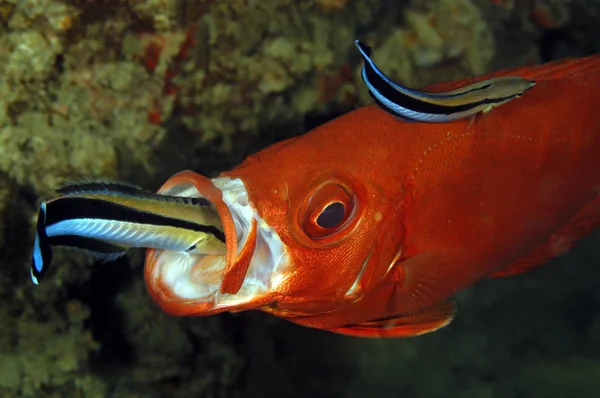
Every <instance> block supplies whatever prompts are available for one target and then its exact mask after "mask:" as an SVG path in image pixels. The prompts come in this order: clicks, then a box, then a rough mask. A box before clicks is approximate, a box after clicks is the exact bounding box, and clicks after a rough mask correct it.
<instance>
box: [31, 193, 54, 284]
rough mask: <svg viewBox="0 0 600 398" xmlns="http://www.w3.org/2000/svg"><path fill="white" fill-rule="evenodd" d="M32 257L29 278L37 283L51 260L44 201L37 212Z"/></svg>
mask: <svg viewBox="0 0 600 398" xmlns="http://www.w3.org/2000/svg"><path fill="white" fill-rule="evenodd" d="M32 257H33V259H32V264H31V280H32V281H33V283H34V284H36V285H37V284H39V282H40V280H41V279H42V277H43V276H44V273H45V272H46V269H47V268H48V265H49V264H50V263H51V262H52V247H51V246H50V242H49V240H48V235H47V234H46V202H42V204H41V205H40V210H39V212H38V219H37V225H36V233H35V243H34V245H33V256H32Z"/></svg>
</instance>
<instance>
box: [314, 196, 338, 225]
mask: <svg viewBox="0 0 600 398" xmlns="http://www.w3.org/2000/svg"><path fill="white" fill-rule="evenodd" d="M343 220H344V204H343V203H340V202H333V203H331V204H329V205H327V207H325V208H324V209H323V211H322V212H321V214H319V217H317V224H318V225H319V227H321V228H335V227H337V226H338V225H340V224H341V222H342V221H343Z"/></svg>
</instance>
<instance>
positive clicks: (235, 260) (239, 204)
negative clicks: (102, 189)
mask: <svg viewBox="0 0 600 398" xmlns="http://www.w3.org/2000/svg"><path fill="white" fill-rule="evenodd" d="M158 193H159V194H163V195H172V196H182V197H197V198H199V197H202V198H205V199H207V200H208V201H210V202H211V203H212V205H213V206H214V211H215V212H217V213H218V215H219V218H220V219H221V222H222V225H223V232H224V234H225V246H224V247H223V250H222V251H218V250H217V251H215V250H214V249H213V250H210V251H208V250H203V247H202V245H201V244H199V245H198V246H197V247H196V248H195V249H194V250H193V251H172V250H156V249H151V250H148V252H147V255H146V268H145V276H146V284H147V286H148V288H149V289H148V290H149V292H150V294H151V295H152V296H153V297H154V299H155V300H156V301H157V302H158V304H159V305H160V306H161V307H162V308H163V310H165V311H166V312H168V313H171V314H176V315H208V314H212V313H217V312H221V311H225V310H236V308H234V307H238V308H239V307H241V306H244V305H248V304H252V306H259V305H262V304H265V303H263V302H262V301H265V300H266V297H267V296H268V294H269V293H271V292H273V291H274V290H276V289H277V287H278V285H279V284H281V283H282V282H283V280H284V279H285V277H286V276H285V274H284V272H282V269H283V268H284V265H285V264H287V262H288V255H287V250H286V247H285V245H284V244H283V243H282V241H281V239H280V237H279V235H278V234H277V232H276V231H275V230H274V229H273V228H271V227H270V226H269V225H268V224H267V223H266V222H265V221H264V220H262V219H261V218H260V216H259V215H258V213H257V211H256V209H255V208H254V206H253V205H252V202H251V201H250V200H249V198H248V193H247V191H246V188H245V186H244V184H243V182H242V181H241V180H240V179H231V178H215V179H212V180H211V179H208V178H206V177H203V176H201V175H199V174H196V173H193V172H191V171H184V172H181V173H178V174H176V175H174V176H173V177H171V178H170V179H169V180H168V181H167V182H166V183H165V184H164V185H163V186H162V187H161V188H160V189H159V191H158ZM261 299H265V300H261ZM244 309H247V308H244Z"/></svg>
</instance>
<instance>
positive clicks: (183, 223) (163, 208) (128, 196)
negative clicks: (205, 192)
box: [31, 182, 225, 284]
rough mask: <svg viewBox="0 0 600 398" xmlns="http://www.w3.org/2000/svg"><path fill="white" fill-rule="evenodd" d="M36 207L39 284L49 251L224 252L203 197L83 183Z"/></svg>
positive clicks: (113, 254) (106, 255)
mask: <svg viewBox="0 0 600 398" xmlns="http://www.w3.org/2000/svg"><path fill="white" fill-rule="evenodd" d="M57 192H58V193H59V194H61V196H59V197H58V198H55V199H52V200H49V201H47V202H43V203H42V204H41V205H40V210H39V213H38V220H37V234H36V237H35V242H34V250H33V264H32V267H31V279H32V280H33V282H34V283H35V284H38V283H39V281H40V280H41V278H42V276H43V274H44V273H45V272H46V270H47V269H48V266H49V265H50V262H51V261H52V247H54V246H66V247H72V248H78V249H83V250H86V251H88V252H91V253H92V254H93V255H94V256H95V257H97V258H99V259H103V260H113V259H116V258H118V257H120V256H122V255H123V254H125V252H126V251H127V250H128V249H130V248H132V247H138V248H155V249H163V250H176V251H181V252H185V253H197V252H199V251H201V252H202V253H204V254H210V253H213V254H220V253H224V252H225V235H224V233H223V227H222V225H221V221H220V218H219V216H218V214H217V212H216V211H215V210H214V208H213V207H212V204H211V203H210V202H209V201H207V200H206V199H204V198H184V197H179V196H177V197H175V196H165V195H159V194H154V193H151V192H148V191H145V190H143V189H141V188H139V187H136V186H133V185H125V184H118V183H111V182H86V183H81V184H75V185H69V186H65V187H63V188H61V189H59V190H58V191H57Z"/></svg>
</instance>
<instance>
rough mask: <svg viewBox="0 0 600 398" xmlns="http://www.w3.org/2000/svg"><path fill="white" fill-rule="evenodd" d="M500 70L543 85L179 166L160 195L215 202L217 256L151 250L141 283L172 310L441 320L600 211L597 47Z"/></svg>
mask: <svg viewBox="0 0 600 398" xmlns="http://www.w3.org/2000/svg"><path fill="white" fill-rule="evenodd" d="M502 75H516V76H522V77H524V78H528V79H533V80H535V81H536V82H537V84H536V86H535V87H534V88H533V89H531V90H530V91H529V92H528V93H527V94H526V95H524V96H523V97H522V98H520V99H519V100H516V101H512V102H509V103H507V104H505V105H502V106H500V107H498V108H495V109H494V110H492V111H491V112H489V113H488V114H484V115H479V116H477V118H476V119H475V120H474V121H469V120H458V121H455V122H451V123H442V124H427V123H406V122H403V121H401V120H399V119H396V118H394V117H392V116H390V115H388V114H387V113H386V112H384V111H382V110H381V109H380V108H378V107H377V106H367V107H363V108H360V109H357V110H354V111H352V112H350V113H348V114H346V115H343V116H341V117H339V118H337V119H335V120H333V121H330V122H328V123H326V124H324V125H322V126H320V127H318V128H316V129H314V130H313V131H311V132H309V133H307V134H305V135H302V136H299V137H296V138H292V139H289V140H286V141H283V142H280V143H277V144H275V145H273V146H271V147H268V148H266V149H264V150H263V151H260V152H258V153H256V154H255V155H253V156H250V157H249V158H248V159H246V160H245V161H244V162H243V163H242V164H241V165H239V166H238V167H236V168H234V169H233V170H231V171H228V172H224V173H222V174H221V175H219V176H218V178H215V179H212V180H210V179H208V178H206V177H203V176H201V175H198V174H196V173H193V172H191V171H184V172H182V173H179V174H176V175H175V176H173V177H172V178H171V179H169V180H168V181H167V182H166V183H165V184H164V186H163V187H162V188H161V189H160V191H159V192H161V193H167V192H168V193H170V194H175V195H183V196H202V197H205V198H207V199H209V200H210V201H211V202H212V203H213V204H214V205H215V206H216V207H217V209H218V211H219V215H220V217H221V219H222V222H223V225H224V227H225V236H226V244H227V255H224V256H216V255H206V256H202V255H198V256H190V255H189V254H186V253H178V252H172V251H171V252H170V251H156V250H149V251H148V253H147V258H146V270H145V274H146V282H147V286H148V289H149V292H150V294H151V295H152V297H153V298H154V300H155V301H156V302H157V303H158V304H159V305H160V306H161V307H162V308H163V309H164V310H165V311H167V312H168V313H171V314H175V315H211V314H216V313H219V312H223V311H244V310H262V311H266V312H269V313H272V314H274V315H277V316H280V317H283V318H285V319H288V320H290V321H292V322H295V323H297V324H300V325H304V326H308V327H314V328H320V329H325V330H329V331H332V332H337V333H342V334H348V335H353V336H362V337H403V336H414V335H420V334H423V333H427V332H432V331H434V330H437V329H439V328H440V327H443V326H445V325H447V324H449V323H450V321H451V320H452V318H453V316H454V312H455V307H454V304H453V303H452V300H451V298H452V296H453V295H454V294H455V293H456V292H458V291H460V290H462V289H465V288H467V287H469V286H470V285H472V284H473V283H475V282H477V281H478V280H480V279H482V278H486V277H497V276H506V275H511V274H516V273H520V272H524V271H526V270H529V269H531V268H534V267H536V266H539V265H542V264H544V262H546V261H547V260H548V259H549V258H551V257H554V256H556V255H559V254H562V253H565V252H566V251H568V250H569V249H570V248H571V247H572V246H573V244H574V243H575V242H576V241H577V240H578V239H579V238H581V237H583V236H584V235H586V234H588V233H589V232H591V231H593V230H594V229H595V228H596V227H597V226H598V224H599V223H600V111H599V110H598V106H599V104H600V56H592V57H587V58H580V59H570V60H562V61H558V62H554V63H549V64H545V65H541V66H533V67H525V68H520V69H512V70H507V71H501V72H497V73H494V74H493V75H490V76H483V77H481V79H486V78H491V77H496V76H502ZM460 84H463V82H454V83H447V84H442V85H438V86H437V87H435V89H436V90H447V89H451V88H454V87H456V86H459V85H460Z"/></svg>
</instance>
